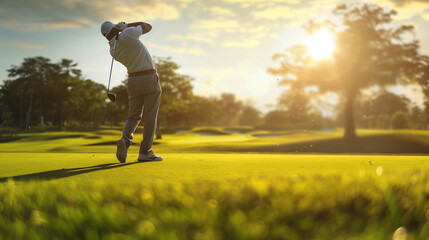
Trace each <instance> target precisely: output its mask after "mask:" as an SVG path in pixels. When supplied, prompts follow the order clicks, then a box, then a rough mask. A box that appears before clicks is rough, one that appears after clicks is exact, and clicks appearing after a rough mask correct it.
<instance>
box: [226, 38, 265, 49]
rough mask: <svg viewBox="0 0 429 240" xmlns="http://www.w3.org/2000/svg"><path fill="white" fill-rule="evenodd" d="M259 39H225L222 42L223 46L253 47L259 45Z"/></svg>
mask: <svg viewBox="0 0 429 240" xmlns="http://www.w3.org/2000/svg"><path fill="white" fill-rule="evenodd" d="M259 43H260V42H259V41H258V40H255V39H251V40H247V41H225V42H223V43H222V46H223V47H246V48H253V47H256V46H258V45H259Z"/></svg>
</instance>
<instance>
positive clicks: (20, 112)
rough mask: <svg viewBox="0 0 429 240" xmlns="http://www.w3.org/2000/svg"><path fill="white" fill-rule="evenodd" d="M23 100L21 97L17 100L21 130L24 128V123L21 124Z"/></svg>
mask: <svg viewBox="0 0 429 240" xmlns="http://www.w3.org/2000/svg"><path fill="white" fill-rule="evenodd" d="M23 102H24V100H23V97H22V96H21V97H20V98H19V127H20V128H23V127H24V122H23V120H22V119H23V117H22V112H23V108H24V107H23V105H24V103H23Z"/></svg>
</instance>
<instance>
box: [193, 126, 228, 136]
mask: <svg viewBox="0 0 429 240" xmlns="http://www.w3.org/2000/svg"><path fill="white" fill-rule="evenodd" d="M192 132H193V133H196V134H198V135H201V136H224V135H230V134H231V133H229V132H227V131H224V130H222V129H218V128H197V129H194V130H192Z"/></svg>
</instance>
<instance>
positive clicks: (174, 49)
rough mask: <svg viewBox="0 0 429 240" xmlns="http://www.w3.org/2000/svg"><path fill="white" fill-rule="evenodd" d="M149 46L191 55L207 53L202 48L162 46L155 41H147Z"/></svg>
mask: <svg viewBox="0 0 429 240" xmlns="http://www.w3.org/2000/svg"><path fill="white" fill-rule="evenodd" d="M147 45H148V46H149V47H153V48H156V49H161V50H164V51H169V52H175V53H185V54H191V55H205V54H206V53H205V52H204V51H203V50H201V49H195V48H194V49H186V48H178V47H173V46H162V45H158V44H154V43H147Z"/></svg>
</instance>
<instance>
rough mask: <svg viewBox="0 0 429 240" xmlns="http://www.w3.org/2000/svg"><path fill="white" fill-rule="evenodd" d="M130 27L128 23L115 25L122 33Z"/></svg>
mask: <svg viewBox="0 0 429 240" xmlns="http://www.w3.org/2000/svg"><path fill="white" fill-rule="evenodd" d="M127 27H128V24H127V23H126V22H118V23H117V24H116V25H115V28H117V29H119V30H121V31H123V30H124V29H125V28H127Z"/></svg>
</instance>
